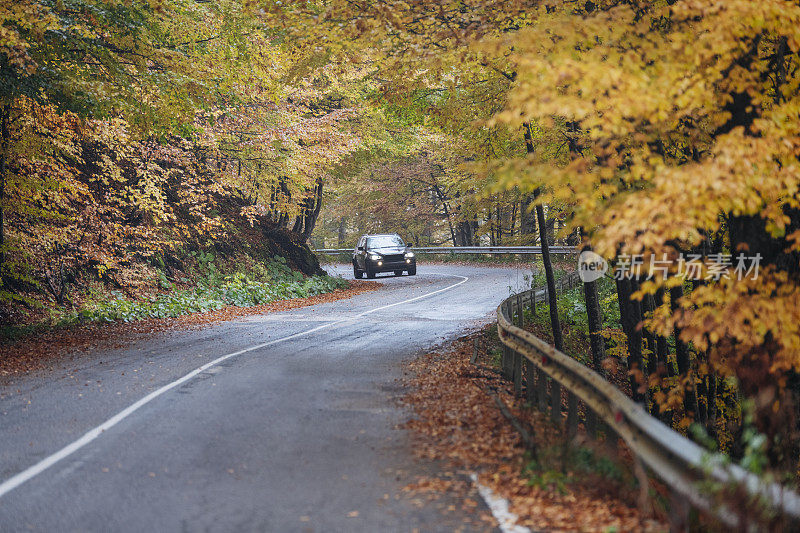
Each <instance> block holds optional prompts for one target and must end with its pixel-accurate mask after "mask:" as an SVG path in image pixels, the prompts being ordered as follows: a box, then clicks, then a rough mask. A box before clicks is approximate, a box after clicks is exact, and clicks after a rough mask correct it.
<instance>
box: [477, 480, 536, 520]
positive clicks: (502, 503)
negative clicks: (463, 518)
mask: <svg viewBox="0 0 800 533" xmlns="http://www.w3.org/2000/svg"><path fill="white" fill-rule="evenodd" d="M469 478H470V479H471V480H472V482H473V483H475V486H476V487H477V488H478V493H479V494H480V495H481V498H483V501H485V502H486V505H488V506H489V510H490V511H492V516H494V518H495V520H497V526H498V527H499V528H500V531H502V532H503V533H531V530H530V529H528V528H527V527H525V526H518V525H517V515H515V514H514V513H512V512H511V511H509V510H508V500H506V499H505V498H501V497H500V496H498V495H497V494H495V493H494V491H493V490H492V489H490V488H489V487H487V486H485V485H481V484H480V483H478V476H477V475H476V474H470V475H469Z"/></svg>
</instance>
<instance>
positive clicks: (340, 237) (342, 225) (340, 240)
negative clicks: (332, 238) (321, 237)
mask: <svg viewBox="0 0 800 533" xmlns="http://www.w3.org/2000/svg"><path fill="white" fill-rule="evenodd" d="M346 223H347V217H342V218H340V219H339V231H338V234H337V236H336V237H337V239H336V247H337V248H344V241H345V239H346V238H347V234H346V233H345V229H346Z"/></svg>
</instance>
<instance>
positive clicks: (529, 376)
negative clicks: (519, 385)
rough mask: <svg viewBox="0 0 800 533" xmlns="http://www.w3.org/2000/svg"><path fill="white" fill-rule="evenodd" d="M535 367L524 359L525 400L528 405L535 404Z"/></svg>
mask: <svg viewBox="0 0 800 533" xmlns="http://www.w3.org/2000/svg"><path fill="white" fill-rule="evenodd" d="M535 376H536V365H534V364H533V363H531V362H530V361H529V360H527V359H525V399H526V400H528V403H529V404H531V405H534V404H535V403H536V379H535Z"/></svg>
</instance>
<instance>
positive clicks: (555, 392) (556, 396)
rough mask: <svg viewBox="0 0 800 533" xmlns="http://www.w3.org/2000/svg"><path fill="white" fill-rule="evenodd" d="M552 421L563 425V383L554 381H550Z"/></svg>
mask: <svg viewBox="0 0 800 533" xmlns="http://www.w3.org/2000/svg"><path fill="white" fill-rule="evenodd" d="M550 419H551V420H552V421H553V422H555V423H557V424H560V423H561V383H559V382H558V381H556V380H554V379H551V380H550Z"/></svg>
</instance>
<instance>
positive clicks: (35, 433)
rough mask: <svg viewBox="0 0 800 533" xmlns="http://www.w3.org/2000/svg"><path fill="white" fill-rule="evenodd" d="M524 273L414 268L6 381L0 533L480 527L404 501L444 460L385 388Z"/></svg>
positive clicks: (476, 319) (478, 317)
mask: <svg viewBox="0 0 800 533" xmlns="http://www.w3.org/2000/svg"><path fill="white" fill-rule="evenodd" d="M330 270H331V271H332V272H333V273H338V274H342V275H344V276H345V277H351V276H352V273H351V272H350V271H349V269H348V268H345V267H331V268H330ZM524 274H525V272H524V271H523V270H518V269H514V268H492V267H471V266H434V265H420V269H419V274H418V275H417V276H414V277H408V276H403V277H400V278H395V277H392V276H389V277H382V278H381V277H379V278H378V281H380V282H381V283H382V284H383V287H382V288H381V290H379V291H374V292H368V293H363V294H360V295H357V296H355V297H354V298H351V299H349V300H340V301H335V302H329V303H324V304H320V305H316V306H312V307H305V308H301V309H296V310H293V311H287V312H280V313H273V314H268V315H256V316H250V317H247V318H244V319H239V320H235V321H231V322H226V323H222V324H218V325H215V326H212V327H208V328H205V329H203V330H199V331H197V330H195V331H181V332H171V333H164V334H159V335H156V336H154V337H153V338H147V339H144V338H142V339H139V340H136V341H135V342H132V343H131V344H130V345H129V346H126V347H124V348H118V349H113V350H97V351H93V352H91V353H88V354H83V355H81V356H80V357H76V358H72V359H70V358H67V359H65V360H64V361H63V362H61V363H59V364H58V365H57V366H56V367H55V368H51V369H48V370H47V371H41V372H37V373H34V374H32V375H28V376H23V377H15V378H13V379H5V380H4V381H2V382H0V428H2V429H1V430H0V531H20V530H33V531H52V530H58V531H110V530H113V531H141V530H145V529H150V530H156V531H175V530H188V531H198V530H209V531H254V530H256V531H411V530H413V529H415V528H420V529H421V530H423V531H437V530H441V531H452V530H453V529H454V528H457V527H460V526H464V525H465V524H466V525H467V527H466V529H482V528H483V525H482V524H481V523H480V521H479V520H478V519H477V517H476V516H470V515H468V514H467V513H466V512H465V511H461V510H460V506H458V502H452V501H449V500H448V499H447V498H445V499H443V500H440V501H439V502H438V503H437V504H436V505H433V504H428V505H420V502H419V501H414V500H413V499H411V498H409V497H407V496H405V495H404V494H403V491H402V488H403V487H404V486H405V485H406V484H408V483H411V482H413V481H415V480H416V479H417V477H418V476H422V475H430V474H433V473H435V472H436V469H437V465H435V464H425V463H422V462H420V461H416V460H414V458H413V455H412V450H411V445H410V443H409V440H408V436H407V435H406V434H405V432H404V431H402V430H398V429H396V425H397V424H398V423H399V422H402V421H403V420H404V419H405V418H406V417H407V413H406V412H404V411H403V409H402V408H400V407H399V406H398V405H397V403H396V401H395V400H396V397H397V396H398V395H399V394H400V393H401V391H400V389H399V385H398V384H397V382H396V380H397V378H398V377H400V376H401V375H402V366H401V363H402V361H403V360H405V359H407V358H409V357H412V356H414V355H415V354H417V353H419V352H420V351H422V350H424V349H427V348H431V347H432V346H434V345H436V344H438V343H440V342H442V341H445V340H448V339H450V338H453V337H455V336H457V335H459V334H460V333H463V332H464V331H465V330H467V329H469V328H471V327H474V326H475V325H476V324H478V323H480V322H483V321H485V320H487V317H489V316H490V314H491V312H492V311H493V310H494V308H495V306H496V305H497V302H499V301H500V299H501V298H502V297H503V296H504V295H506V294H508V291H509V288H510V287H519V286H521V285H522V283H523V277H524ZM450 505H455V506H456V509H457V510H456V511H455V512H449V513H443V512H442V511H441V510H440V509H439V508H437V507H444V508H446V507H448V506H450ZM474 514H475V513H473V515H474ZM470 520H472V526H470V525H469V523H468V521H470Z"/></svg>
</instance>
